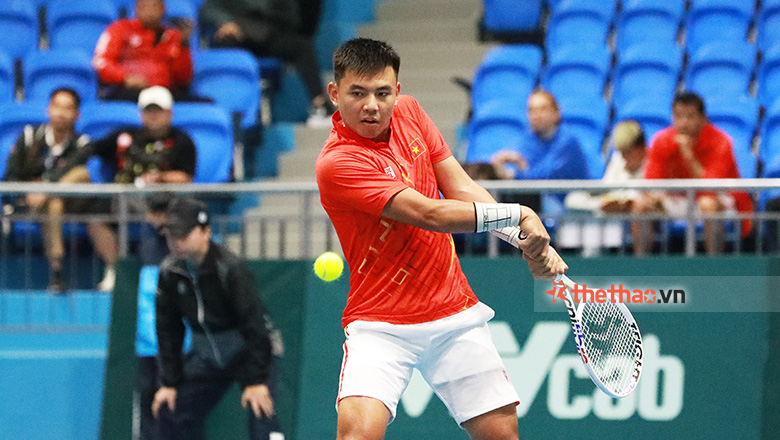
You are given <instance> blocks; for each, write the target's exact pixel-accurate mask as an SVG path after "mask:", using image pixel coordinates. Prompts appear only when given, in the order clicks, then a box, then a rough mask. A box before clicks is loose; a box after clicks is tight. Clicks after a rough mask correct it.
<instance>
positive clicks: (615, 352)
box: [582, 302, 635, 393]
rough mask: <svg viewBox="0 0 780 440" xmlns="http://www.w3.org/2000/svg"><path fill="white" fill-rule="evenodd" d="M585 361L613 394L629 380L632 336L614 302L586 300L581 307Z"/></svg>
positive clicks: (630, 376) (632, 357)
mask: <svg viewBox="0 0 780 440" xmlns="http://www.w3.org/2000/svg"><path fill="white" fill-rule="evenodd" d="M582 326H583V336H584V339H585V349H586V352H587V353H588V363H589V364H590V366H591V368H592V369H593V371H594V372H595V373H596V375H597V376H598V378H599V379H600V380H601V382H602V383H603V384H604V385H605V386H607V387H608V388H609V389H611V390H612V391H614V392H615V393H621V392H623V391H624V390H626V389H627V388H628V386H629V384H630V383H631V380H632V373H633V368H632V366H633V362H634V345H635V344H634V342H635V335H634V332H633V330H632V328H631V327H630V325H629V322H628V321H627V320H626V318H625V316H624V315H623V313H622V312H621V311H620V310H619V308H618V306H617V305H616V304H613V303H611V302H607V303H595V304H594V303H586V304H584V307H583V310H582Z"/></svg>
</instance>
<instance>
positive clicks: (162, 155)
mask: <svg viewBox="0 0 780 440" xmlns="http://www.w3.org/2000/svg"><path fill="white" fill-rule="evenodd" d="M172 108H173V96H172V95H171V92H170V91H168V89H166V88H165V87H160V86H155V87H150V88H148V89H145V90H144V91H142V92H141V93H140V95H139V96H138V109H139V110H140V111H141V124H142V127H141V128H134V129H120V130H117V131H114V132H113V133H111V134H109V135H108V136H106V137H104V138H103V139H99V140H97V141H95V142H93V143H92V153H93V154H95V155H97V156H99V157H100V158H101V159H103V161H104V163H106V164H109V165H110V166H112V167H113V168H114V169H115V170H116V175H115V177H114V182H116V183H135V184H136V185H138V186H143V185H145V184H151V183H189V182H191V181H192V178H193V176H194V175H195V163H196V160H197V159H196V151H195V144H194V143H193V142H192V139H190V137H189V136H188V135H187V134H186V133H185V132H183V131H181V130H179V129H178V128H175V127H173V126H171V119H172V116H173V113H172Z"/></svg>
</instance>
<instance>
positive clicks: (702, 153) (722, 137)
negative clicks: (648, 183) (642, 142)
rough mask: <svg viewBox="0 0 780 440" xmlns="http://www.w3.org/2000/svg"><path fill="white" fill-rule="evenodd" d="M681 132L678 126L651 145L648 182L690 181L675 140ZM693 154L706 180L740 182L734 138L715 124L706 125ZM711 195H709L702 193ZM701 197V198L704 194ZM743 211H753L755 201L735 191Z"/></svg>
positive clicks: (745, 230)
mask: <svg viewBox="0 0 780 440" xmlns="http://www.w3.org/2000/svg"><path fill="white" fill-rule="evenodd" d="M678 134H679V133H678V131H677V129H676V128H674V126H672V127H668V128H666V129H664V130H661V131H660V132H658V133H657V134H656V135H655V136H654V137H653V139H652V141H651V142H650V150H649V151H648V153H647V165H646V168H645V178H646V179H690V178H692V177H693V176H692V175H691V172H690V170H689V169H688V165H687V162H686V160H685V158H683V156H682V154H680V150H679V148H678V146H677V141H676V140H675V138H676V137H677V135H678ZM693 154H694V156H696V159H697V160H698V161H699V163H701V166H702V168H704V171H703V174H702V178H703V179H738V178H739V177H740V175H739V170H738V168H737V162H736V159H734V149H733V147H732V144H731V137H729V135H728V134H726V133H725V132H723V131H721V130H720V129H719V128H717V127H715V126H714V125H712V124H709V123H708V124H705V125H704V127H702V129H701V133H699V138H698V139H697V140H696V143H695V144H694V146H693ZM702 194H707V193H702ZM702 194H699V195H702ZM729 194H731V195H732V197H734V201H735V202H736V205H737V210H738V211H739V212H752V211H753V202H752V201H751V200H750V196H749V195H748V194H747V193H744V192H738V191H732V192H730V193H729ZM742 226H743V230H742V233H743V235H745V234H747V233H748V232H749V231H750V228H751V227H752V222H750V221H749V220H745V221H744V222H743V225H742Z"/></svg>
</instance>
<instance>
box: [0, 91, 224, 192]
mask: <svg viewBox="0 0 780 440" xmlns="http://www.w3.org/2000/svg"><path fill="white" fill-rule="evenodd" d="M46 120H47V118H46V102H45V101H44V102H28V103H11V104H5V105H0V176H2V175H3V174H4V173H5V165H6V162H7V159H8V155H9V154H10V151H11V147H13V144H14V141H15V140H16V138H17V137H18V136H19V134H20V133H21V132H22V129H23V127H24V126H25V125H26V124H42V123H44V122H46ZM140 124H141V121H140V116H139V113H138V107H137V106H136V105H135V104H133V103H126V102H98V101H96V102H91V103H86V104H84V105H83V106H82V108H81V117H80V118H79V120H78V122H77V125H76V129H77V131H78V132H80V133H83V134H87V135H89V136H90V137H91V138H93V139H96V138H100V137H103V136H105V135H107V134H108V133H109V132H111V131H112V130H116V129H119V128H120V127H125V126H140ZM173 125H174V126H177V127H179V128H181V129H183V130H184V131H186V132H187V133H188V134H189V135H190V137H191V138H192V140H193V141H194V142H195V148H196V151H197V166H196V169H195V177H194V181H195V182H197V183H219V182H226V181H228V180H230V177H231V165H232V160H233V143H234V141H233V126H232V123H231V119H230V116H229V115H228V113H227V112H226V111H225V110H224V109H223V108H221V107H219V106H217V105H213V104H190V103H178V104H176V105H175V106H174V108H173ZM107 173H110V170H104V169H102V168H101V166H100V163H99V162H97V161H92V163H91V164H90V174H91V176H92V179H93V181H95V182H105V181H111V179H112V176H111V175H110V174H107Z"/></svg>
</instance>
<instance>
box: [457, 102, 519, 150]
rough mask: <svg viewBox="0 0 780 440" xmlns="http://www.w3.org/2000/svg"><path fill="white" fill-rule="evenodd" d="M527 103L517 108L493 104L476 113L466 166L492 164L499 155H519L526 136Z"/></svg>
mask: <svg viewBox="0 0 780 440" xmlns="http://www.w3.org/2000/svg"><path fill="white" fill-rule="evenodd" d="M524 103H525V101H522V102H518V103H515V105H511V104H507V103H505V102H500V101H494V102H492V103H488V104H486V105H484V106H481V107H480V108H479V109H475V111H474V117H472V118H471V121H470V122H469V128H468V138H469V147H468V151H467V152H466V162H467V163H473V162H490V159H491V157H493V154H495V153H496V152H497V151H500V150H504V149H511V150H515V151H520V144H521V143H522V141H523V139H524V138H525V136H526V126H527V122H526V120H525V107H524V105H523V104H524Z"/></svg>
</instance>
